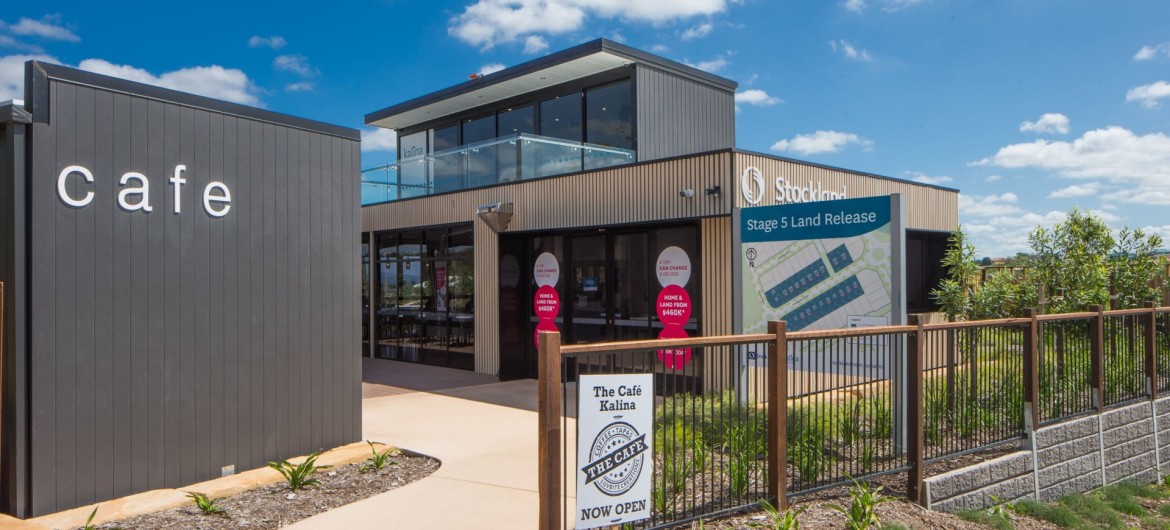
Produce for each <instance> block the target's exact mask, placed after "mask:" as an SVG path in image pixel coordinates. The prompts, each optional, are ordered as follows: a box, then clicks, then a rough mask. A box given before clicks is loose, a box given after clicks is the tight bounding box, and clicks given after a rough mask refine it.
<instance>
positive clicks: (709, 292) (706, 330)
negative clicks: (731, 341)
mask: <svg viewBox="0 0 1170 530" xmlns="http://www.w3.org/2000/svg"><path fill="white" fill-rule="evenodd" d="M699 240H700V241H701V243H702V250H701V251H700V252H701V260H702V265H703V266H702V268H701V269H702V274H703V278H702V280H703V283H702V285H701V286H700V288H701V292H702V295H701V296H702V304H703V305H702V315H701V318H702V330H703V335H706V336H714V335H730V334H731V333H733V332H734V330H733V329H731V217H728V216H724V217H709V218H706V219H703V220H702V221H701V222H700V224H699ZM706 351H707V352H708V354H707V355H706V356H705V357H704V360H703V361H704V366H703V375H704V377H703V386H704V388H705V389H713V388H728V387H729V386H730V384H731V377H732V375H733V374H732V373H731V371H730V368H731V365H730V363H729V362H728V358H729V357H728V355H729V353H730V351H731V349H730V348H729V347H727V346H715V347H711V348H707V349H706Z"/></svg>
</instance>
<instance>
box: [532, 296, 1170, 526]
mask: <svg viewBox="0 0 1170 530" xmlns="http://www.w3.org/2000/svg"><path fill="white" fill-rule="evenodd" d="M912 322H913V323H914V325H909V326H887V327H880V328H853V329H842V330H825V331H800V332H794V333H785V332H784V326H783V323H782V322H781V323H772V328H771V329H773V330H774V331H773V332H771V333H768V334H757V335H742V336H728V337H696V338H690V339H672V340H660V341H639V342H626V343H609V344H590V345H581V346H567V347H564V348H563V350H562V348H561V347H560V345H559V335H555V334H551V333H550V334H542V336H541V340H542V341H546V342H548V345H542V349H541V351H542V353H541V362H542V366H541V368H542V371H541V374H542V377H541V416H542V420H541V422H542V423H541V432H542V451H541V454H542V458H545V461H542V464H541V473H542V475H541V502H542V512H541V513H542V528H560V527H563V525H568V526H571V522H569V521H571V518H572V516H573V513H572V509H573V506H572V505H571V504H572V502H571V497H573V496H574V493H573V488H574V487H575V482H574V481H575V477H574V476H573V475H575V472H573V471H572V470H574V469H576V468H577V466H576V465H577V464H578V462H576V456H575V455H576V450H575V447H576V445H577V442H578V441H579V440H578V439H577V431H576V428H575V423H573V420H572V418H574V417H576V412H577V409H576V403H575V396H576V392H577V390H576V386H575V381H576V380H577V377H578V376H580V375H586V374H615V373H651V374H653V375H654V386H655V395H656V397H655V407H654V435H653V454H654V456H653V464H652V465H653V473H652V475H651V477H652V478H651V486H652V488H651V491H652V494H651V504H652V509H651V517H650V518H649V519H647V520H644V521H641V522H639V523H637V524H635V525H634V526H633V527H634V528H643V529H644V528H660V527H666V526H672V525H676V524H680V523H685V522H687V521H693V520H696V519H699V518H706V517H712V516H716V515H719V514H722V513H727V512H732V511H737V510H742V509H744V508H748V507H754V506H755V505H757V504H758V503H759V501H760V500H763V499H767V500H769V501H771V502H774V503H776V504H777V505H778V506H784V505H785V503H786V502H787V499H788V498H790V497H795V496H800V495H804V494H808V493H812V492H815V491H819V490H822V489H825V488H831V487H835V486H838V485H842V484H846V483H848V482H849V480H850V479H851V478H857V479H866V478H874V477H879V476H883V475H888V474H894V473H908V478H909V480H908V482H907V495H908V496H910V497H911V499H912V500H916V501H917V500H921V499H920V494H921V491H922V480H923V478H924V472H925V471H924V470H925V467H926V465H927V464H928V463H933V462H939V461H943V460H946V459H948V458H953V457H955V456H956V455H962V454H969V453H974V452H978V451H981V450H985V449H987V448H989V447H993V446H1001V445H1003V444H1010V443H1011V442H1013V441H1016V440H1022V439H1024V438H1026V437H1027V436H1028V435H1029V434H1030V433H1031V431H1032V430H1034V429H1035V428H1037V427H1039V426H1041V425H1044V424H1050V423H1054V422H1059V421H1061V420H1064V419H1068V418H1071V417H1075V416H1079V415H1083V414H1087V413H1093V412H1100V411H1102V410H1104V408H1105V407H1109V406H1119V405H1122V404H1126V403H1132V402H1134V401H1136V400H1140V399H1150V398H1153V397H1156V396H1157V395H1158V393H1159V392H1161V391H1167V390H1170V307H1166V308H1153V307H1147V308H1145V309H1132V310H1119V311H1108V312H1105V311H1101V310H1100V309H1099V308H1094V310H1093V311H1090V312H1084V313H1074V314H1063V315H1039V316H1037V315H1036V314H1035V313H1034V312H1032V311H1029V312H1028V315H1027V317H1026V318H1013V319H1000V320H991V321H979V322H950V323H935V324H920V323H918V322H917V319H916V318H912ZM554 337H555V340H553V338H554ZM554 344H555V348H554V347H552V345H554ZM664 350H665V351H666V352H667V353H666V355H678V354H681V353H682V352H684V351H688V350H689V353H690V357H689V360H687V361H686V362H685V363H680V362H677V357H676V358H675V361H667V362H664V359H665V358H664V357H660V352H663V351H664ZM776 352H785V354H786V355H787V362H770V361H774V360H776V358H777V355H776ZM765 358H766V359H767V361H765V360H764V359H765ZM545 370H552V371H551V372H548V373H546V372H545ZM776 403H784V404H785V406H784V407H776V406H773V405H774V404H776ZM562 404H563V406H562ZM554 424H555V427H554ZM562 433H563V436H562ZM553 445H556V447H555V448H554V447H552V446H553ZM562 455H563V458H564V460H563V461H562V460H561V458H562ZM550 459H551V460H550ZM562 471H567V472H565V473H564V474H562ZM546 512H548V513H550V514H552V515H549V516H548V517H546V516H545V514H546ZM545 522H547V523H548V524H549V526H544V524H545Z"/></svg>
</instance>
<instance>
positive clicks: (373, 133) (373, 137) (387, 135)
mask: <svg viewBox="0 0 1170 530" xmlns="http://www.w3.org/2000/svg"><path fill="white" fill-rule="evenodd" d="M396 150H398V133H396V132H394V130H393V129H382V128H380V127H379V128H365V129H362V152H363V153H367V152H371V151H396Z"/></svg>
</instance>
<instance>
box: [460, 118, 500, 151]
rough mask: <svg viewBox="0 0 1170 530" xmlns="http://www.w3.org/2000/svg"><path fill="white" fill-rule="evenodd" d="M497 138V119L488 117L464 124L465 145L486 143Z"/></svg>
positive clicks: (474, 119)
mask: <svg viewBox="0 0 1170 530" xmlns="http://www.w3.org/2000/svg"><path fill="white" fill-rule="evenodd" d="M495 137H496V117H495V116H494V115H491V114H489V115H487V116H483V117H480V118H473V119H470V120H465V121H464V122H463V145H467V144H474V143H476V142H484V141H487V140H491V139H493V138H495Z"/></svg>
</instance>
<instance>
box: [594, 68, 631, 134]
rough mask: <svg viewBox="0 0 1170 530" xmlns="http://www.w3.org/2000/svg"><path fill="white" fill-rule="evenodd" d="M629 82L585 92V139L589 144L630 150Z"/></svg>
mask: <svg viewBox="0 0 1170 530" xmlns="http://www.w3.org/2000/svg"><path fill="white" fill-rule="evenodd" d="M632 115H633V105H632V104H631V96H630V82H629V81H622V82H620V83H614V84H612V85H605V86H602V87H598V88H591V89H589V90H586V91H585V120H586V122H585V134H586V138H585V141H586V142H588V143H591V144H597V145H604V146H608V147H618V148H621V149H633V147H634V124H633V117H632Z"/></svg>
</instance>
